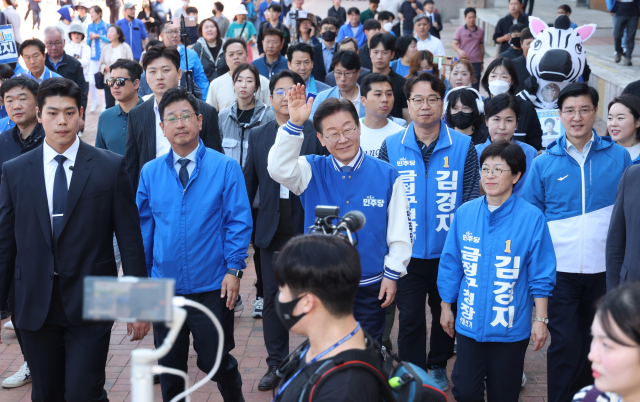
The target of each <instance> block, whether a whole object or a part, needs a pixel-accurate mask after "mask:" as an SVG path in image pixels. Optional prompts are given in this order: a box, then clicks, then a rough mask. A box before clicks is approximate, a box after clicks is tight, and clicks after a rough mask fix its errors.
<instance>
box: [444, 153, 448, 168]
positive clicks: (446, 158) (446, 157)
mask: <svg viewBox="0 0 640 402" xmlns="http://www.w3.org/2000/svg"><path fill="white" fill-rule="evenodd" d="M444 167H445V168H449V157H448V156H445V157H444Z"/></svg>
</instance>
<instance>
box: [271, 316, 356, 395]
mask: <svg viewBox="0 0 640 402" xmlns="http://www.w3.org/2000/svg"><path fill="white" fill-rule="evenodd" d="M358 331H360V323H358V325H356V329H354V330H353V331H351V333H350V334H348V335H347V336H345V337H344V338H342V339H340V340H339V341H338V342H336V343H335V344H334V345H333V346H331V347H329V349H327V350H325V351H324V352H322V353H320V354H319V355H318V356H316V357H314V358H313V359H311V361H310V362H309V363H307V364H305V365H304V367H302V368H301V369H300V370H298V371H297V372H296V373H295V374H294V375H293V376H292V377H291V378H289V380H288V381H287V382H285V383H284V384H283V385H282V387H280V388H278V393H277V394H276V397H275V398H274V399H273V402H275V401H277V400H278V399H279V398H280V397H281V396H282V394H283V393H284V391H285V390H286V389H287V387H288V386H289V385H291V383H292V382H293V380H295V378H296V377H297V376H298V374H300V373H301V372H302V370H304V369H306V368H307V366H309V365H310V364H313V363H315V362H317V361H318V360H320V359H322V358H323V357H325V356H326V355H327V354H328V353H330V352H331V351H332V350H334V349H335V348H337V347H338V346H340V345H342V344H343V343H345V342H346V341H348V340H349V339H351V338H352V337H353V336H354V335H355V334H357V333H358ZM309 347H310V346H307V347H306V348H305V349H304V350H303V351H302V354H301V355H300V360H302V359H303V358H304V356H305V355H306V354H307V352H308V351H309Z"/></svg>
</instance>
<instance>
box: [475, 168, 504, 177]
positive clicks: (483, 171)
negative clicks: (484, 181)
mask: <svg viewBox="0 0 640 402" xmlns="http://www.w3.org/2000/svg"><path fill="white" fill-rule="evenodd" d="M510 171H511V170H510V169H500V168H493V169H487V168H482V169H480V175H482V176H485V177H486V176H488V175H489V172H491V175H492V176H493V177H500V176H501V175H502V173H504V172H510Z"/></svg>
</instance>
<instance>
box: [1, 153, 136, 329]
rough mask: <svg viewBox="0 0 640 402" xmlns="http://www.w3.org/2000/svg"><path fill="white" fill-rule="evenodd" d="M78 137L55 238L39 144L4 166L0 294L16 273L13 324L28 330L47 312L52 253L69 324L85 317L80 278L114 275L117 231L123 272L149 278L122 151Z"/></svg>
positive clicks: (39, 324) (5, 292)
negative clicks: (62, 215)
mask: <svg viewBox="0 0 640 402" xmlns="http://www.w3.org/2000/svg"><path fill="white" fill-rule="evenodd" d="M78 141H80V147H79V149H78V155H77V158H76V161H75V163H74V166H75V170H74V171H73V177H72V180H71V184H70V185H69V194H68V195H67V206H66V210H65V213H64V220H63V223H62V231H61V232H60V236H59V238H58V240H57V242H54V241H53V239H52V234H51V218H50V215H49V206H48V201H47V192H46V186H45V178H44V165H43V146H42V145H41V146H39V147H38V148H36V149H34V150H33V151H32V152H29V153H27V154H24V155H21V156H19V157H17V158H15V159H13V160H10V161H8V162H6V163H5V164H4V165H3V166H2V176H3V180H2V184H1V185H0V186H1V189H0V300H7V295H8V292H9V286H10V285H11V282H13V281H14V279H15V308H16V316H17V322H16V325H17V327H18V328H21V329H25V330H28V331H37V330H39V329H40V328H41V327H42V324H43V323H44V321H45V319H46V317H47V313H48V312H49V304H50V301H51V294H52V291H53V284H54V274H53V266H54V260H55V261H57V266H58V271H59V274H60V279H59V280H60V292H61V294H62V305H63V307H64V313H65V314H66V316H67V318H68V319H69V322H70V323H71V324H72V325H76V326H77V325H82V324H85V323H86V322H85V321H83V320H82V298H83V294H84V278H85V277H87V276H113V277H117V276H118V269H117V266H116V261H115V258H114V254H113V234H114V232H115V235H116V239H117V240H118V245H119V247H120V255H121V256H122V268H123V270H124V274H125V275H128V276H137V277H145V278H146V277H147V269H146V263H145V256H144V247H143V245H142V234H141V233H140V219H139V216H138V208H137V206H136V200H135V197H134V195H133V191H131V184H130V182H129V177H128V176H127V172H126V170H125V160H124V158H123V157H122V156H120V155H117V154H114V153H113V152H109V151H105V150H102V149H98V148H95V147H92V146H91V145H87V144H85V143H84V142H82V141H81V140H78ZM22 274H24V275H22Z"/></svg>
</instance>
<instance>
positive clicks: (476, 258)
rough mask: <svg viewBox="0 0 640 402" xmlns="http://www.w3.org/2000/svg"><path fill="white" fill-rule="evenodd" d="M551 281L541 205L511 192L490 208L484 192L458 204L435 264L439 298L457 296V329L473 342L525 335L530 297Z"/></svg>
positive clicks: (552, 265) (547, 290)
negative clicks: (505, 198)
mask: <svg viewBox="0 0 640 402" xmlns="http://www.w3.org/2000/svg"><path fill="white" fill-rule="evenodd" d="M555 283H556V257H555V254H554V252H553V244H552V242H551V236H550V235H549V228H548V227H547V222H546V220H545V218H544V215H543V214H542V213H541V212H540V210H538V209H537V208H535V207H534V206H532V205H531V204H529V203H527V202H526V201H524V200H523V199H521V198H519V197H517V196H515V195H512V196H511V197H509V199H508V200H507V201H505V202H504V203H503V204H502V205H501V206H500V207H499V208H498V209H496V210H495V211H493V212H489V208H488V207H487V200H486V197H485V196H483V197H480V198H477V199H475V200H473V201H469V202H467V203H465V204H464V205H463V206H461V207H460V209H458V212H456V217H455V219H454V220H453V224H452V226H451V230H450V231H449V234H448V235H447V241H446V242H445V245H444V250H443V251H442V257H440V266H439V268H438V291H439V292H440V297H441V298H442V301H444V302H445V303H456V301H457V306H458V314H457V317H456V331H457V332H458V333H460V334H462V335H464V336H468V337H469V338H472V339H475V340H476V341H477V342H517V341H521V340H523V339H528V338H529V337H530V336H531V312H532V309H533V299H534V298H545V297H549V296H551V291H552V290H553V287H554V286H555Z"/></svg>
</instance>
